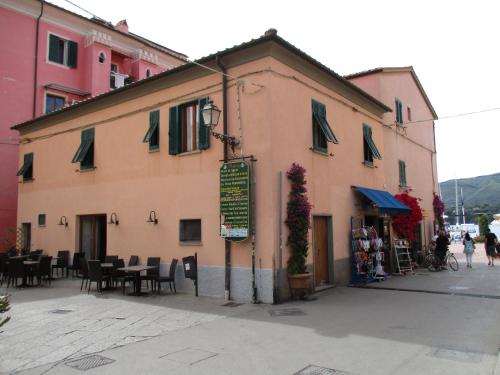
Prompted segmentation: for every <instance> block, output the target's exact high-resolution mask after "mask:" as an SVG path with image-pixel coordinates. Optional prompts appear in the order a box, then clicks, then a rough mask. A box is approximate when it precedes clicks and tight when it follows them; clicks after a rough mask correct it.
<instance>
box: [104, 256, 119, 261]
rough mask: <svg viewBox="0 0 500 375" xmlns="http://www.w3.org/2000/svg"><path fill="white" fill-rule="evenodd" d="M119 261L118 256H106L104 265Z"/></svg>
mask: <svg viewBox="0 0 500 375" xmlns="http://www.w3.org/2000/svg"><path fill="white" fill-rule="evenodd" d="M117 259H118V255H106V256H105V257H104V263H113V262H114V261H115V260H117Z"/></svg>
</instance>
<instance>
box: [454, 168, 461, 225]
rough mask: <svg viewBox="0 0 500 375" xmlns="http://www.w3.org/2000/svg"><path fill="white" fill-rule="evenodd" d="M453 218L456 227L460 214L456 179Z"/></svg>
mask: <svg viewBox="0 0 500 375" xmlns="http://www.w3.org/2000/svg"><path fill="white" fill-rule="evenodd" d="M455 218H456V219H457V226H458V225H459V224H460V219H459V218H460V214H459V213H458V186H457V179H456V178H455Z"/></svg>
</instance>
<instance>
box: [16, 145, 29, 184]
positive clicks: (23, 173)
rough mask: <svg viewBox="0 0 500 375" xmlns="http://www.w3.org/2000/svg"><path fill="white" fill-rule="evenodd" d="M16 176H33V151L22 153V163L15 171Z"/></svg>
mask: <svg viewBox="0 0 500 375" xmlns="http://www.w3.org/2000/svg"><path fill="white" fill-rule="evenodd" d="M16 176H23V179H31V178H32V177H33V153H32V152H31V153H29V154H24V160H23V165H22V166H21V168H20V169H19V171H18V172H17V173H16Z"/></svg>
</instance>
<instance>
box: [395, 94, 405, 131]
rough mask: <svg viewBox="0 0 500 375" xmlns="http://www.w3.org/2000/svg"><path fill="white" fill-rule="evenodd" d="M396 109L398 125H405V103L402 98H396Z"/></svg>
mask: <svg viewBox="0 0 500 375" xmlns="http://www.w3.org/2000/svg"><path fill="white" fill-rule="evenodd" d="M395 104H396V105H395V107H396V108H395V109H396V123H397V124H398V125H403V103H402V102H401V100H399V99H397V98H396V102H395Z"/></svg>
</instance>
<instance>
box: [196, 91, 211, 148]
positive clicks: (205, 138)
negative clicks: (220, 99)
mask: <svg viewBox="0 0 500 375" xmlns="http://www.w3.org/2000/svg"><path fill="white" fill-rule="evenodd" d="M207 102H208V98H202V99H200V100H199V101H198V147H199V149H200V150H206V149H208V148H209V147H210V128H209V127H208V126H205V123H204V122H203V116H202V114H201V110H202V109H203V107H204V106H205V104H207Z"/></svg>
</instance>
